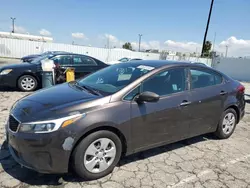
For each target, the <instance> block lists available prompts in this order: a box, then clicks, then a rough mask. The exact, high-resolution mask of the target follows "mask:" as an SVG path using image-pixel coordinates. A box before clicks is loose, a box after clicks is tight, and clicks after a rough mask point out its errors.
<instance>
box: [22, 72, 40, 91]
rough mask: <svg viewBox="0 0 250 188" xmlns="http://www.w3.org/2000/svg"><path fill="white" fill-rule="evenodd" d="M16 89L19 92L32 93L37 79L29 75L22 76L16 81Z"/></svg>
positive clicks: (35, 87)
mask: <svg viewBox="0 0 250 188" xmlns="http://www.w3.org/2000/svg"><path fill="white" fill-rule="evenodd" d="M17 85H18V88H19V89H20V90H21V91H34V90H36V89H37V86H38V84H37V79H36V78H35V77H34V76H31V75H23V76H21V77H20V78H19V79H18V82H17Z"/></svg>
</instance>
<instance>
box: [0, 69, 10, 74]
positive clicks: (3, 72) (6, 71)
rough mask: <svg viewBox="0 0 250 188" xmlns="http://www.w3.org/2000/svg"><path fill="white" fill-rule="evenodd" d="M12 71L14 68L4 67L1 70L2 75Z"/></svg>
mask: <svg viewBox="0 0 250 188" xmlns="http://www.w3.org/2000/svg"><path fill="white" fill-rule="evenodd" d="M11 71H12V69H4V70H2V71H1V72H0V75H6V74H9V73H10V72H11Z"/></svg>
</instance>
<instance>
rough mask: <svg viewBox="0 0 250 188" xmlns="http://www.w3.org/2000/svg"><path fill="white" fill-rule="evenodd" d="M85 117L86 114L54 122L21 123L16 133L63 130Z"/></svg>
mask: <svg viewBox="0 0 250 188" xmlns="http://www.w3.org/2000/svg"><path fill="white" fill-rule="evenodd" d="M85 115H86V114H75V115H71V116H68V117H64V118H60V119H55V120H49V121H40V122H31V123H22V124H21V125H20V128H19V130H18V131H19V132H24V133H49V132H53V131H56V130H58V129H59V128H60V127H62V128H64V127H66V126H68V125H70V124H72V123H74V122H76V121H77V120H79V119H80V118H82V117H85Z"/></svg>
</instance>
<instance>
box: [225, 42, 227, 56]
mask: <svg viewBox="0 0 250 188" xmlns="http://www.w3.org/2000/svg"><path fill="white" fill-rule="evenodd" d="M227 51H228V45H226V56H225V57H227Z"/></svg>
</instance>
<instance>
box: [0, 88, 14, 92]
mask: <svg viewBox="0 0 250 188" xmlns="http://www.w3.org/2000/svg"><path fill="white" fill-rule="evenodd" d="M11 91H18V90H17V89H15V88H9V87H0V92H11Z"/></svg>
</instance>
